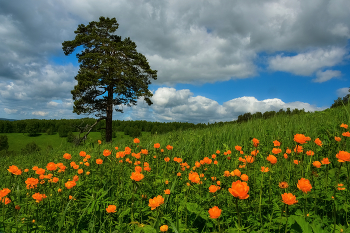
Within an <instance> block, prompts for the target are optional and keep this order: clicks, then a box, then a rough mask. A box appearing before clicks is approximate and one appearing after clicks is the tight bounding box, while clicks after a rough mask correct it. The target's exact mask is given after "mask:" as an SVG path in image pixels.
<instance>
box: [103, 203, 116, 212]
mask: <svg viewBox="0 0 350 233" xmlns="http://www.w3.org/2000/svg"><path fill="white" fill-rule="evenodd" d="M116 209H117V207H116V206H115V205H109V206H108V207H107V208H106V211H107V213H115V212H116V211H115V210H116Z"/></svg>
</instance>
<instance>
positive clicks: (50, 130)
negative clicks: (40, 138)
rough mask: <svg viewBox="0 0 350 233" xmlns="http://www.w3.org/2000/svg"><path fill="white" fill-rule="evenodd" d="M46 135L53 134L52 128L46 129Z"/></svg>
mask: <svg viewBox="0 0 350 233" xmlns="http://www.w3.org/2000/svg"><path fill="white" fill-rule="evenodd" d="M46 133H47V135H53V128H52V127H50V128H49V129H48V130H46Z"/></svg>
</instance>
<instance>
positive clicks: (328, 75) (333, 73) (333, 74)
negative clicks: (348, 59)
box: [312, 70, 341, 83]
mask: <svg viewBox="0 0 350 233" xmlns="http://www.w3.org/2000/svg"><path fill="white" fill-rule="evenodd" d="M339 76H341V72H340V71H339V70H326V71H317V72H316V77H317V78H316V79H313V80H312V81H314V82H316V83H323V82H326V81H328V80H330V79H332V78H337V77H339Z"/></svg>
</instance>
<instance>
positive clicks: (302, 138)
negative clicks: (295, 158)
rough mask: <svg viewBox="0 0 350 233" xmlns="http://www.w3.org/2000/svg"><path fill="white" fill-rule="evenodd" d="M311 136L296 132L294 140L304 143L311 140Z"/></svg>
mask: <svg viewBox="0 0 350 233" xmlns="http://www.w3.org/2000/svg"><path fill="white" fill-rule="evenodd" d="M310 140H311V138H310V137H305V135H304V134H296V135H294V141H295V142H297V143H299V144H304V143H306V141H310Z"/></svg>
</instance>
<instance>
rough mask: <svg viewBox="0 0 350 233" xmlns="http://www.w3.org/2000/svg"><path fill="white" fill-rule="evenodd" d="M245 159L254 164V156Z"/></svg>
mask: <svg viewBox="0 0 350 233" xmlns="http://www.w3.org/2000/svg"><path fill="white" fill-rule="evenodd" d="M245 159H246V161H247V163H253V162H254V157H252V156H245Z"/></svg>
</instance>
